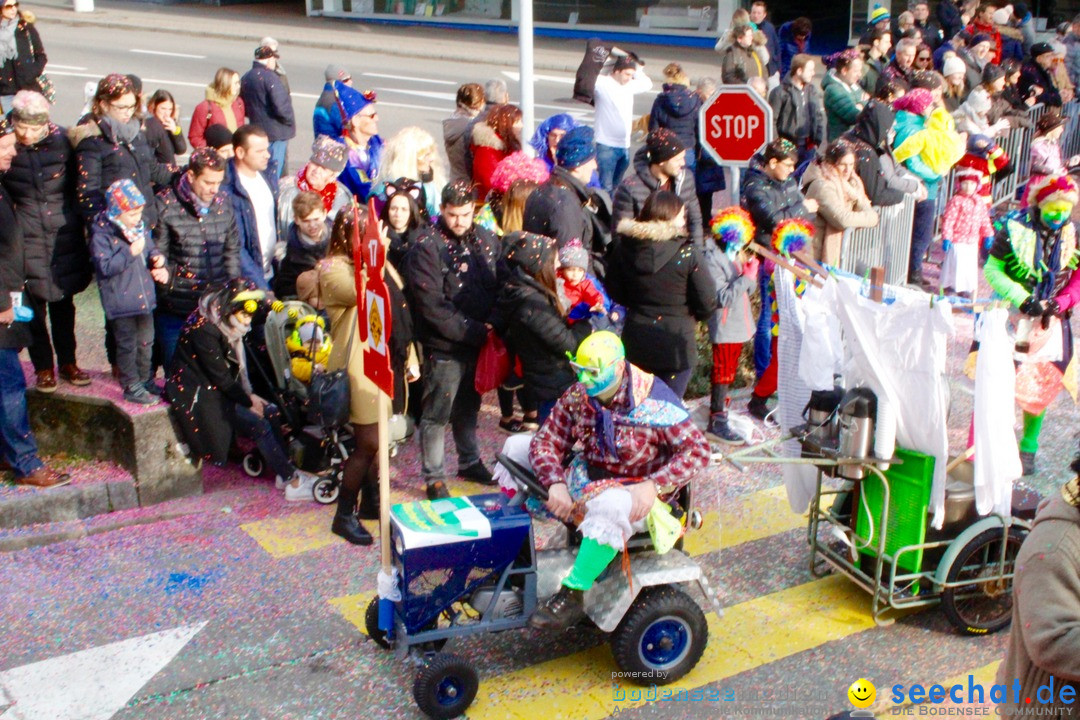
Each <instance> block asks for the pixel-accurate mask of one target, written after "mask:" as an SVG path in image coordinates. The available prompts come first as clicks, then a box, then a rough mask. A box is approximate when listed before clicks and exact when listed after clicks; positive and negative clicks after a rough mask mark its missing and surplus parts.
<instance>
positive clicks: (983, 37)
mask: <svg viewBox="0 0 1080 720" xmlns="http://www.w3.org/2000/svg"><path fill="white" fill-rule="evenodd" d="M979 43H990V44H991V45H993V44H994V38H992V37H990V36H989V35H987V34H986V33H976V34H975V36H974V37H973V38H971V42H969V43H968V47H975V46H976V45H978V44H979Z"/></svg>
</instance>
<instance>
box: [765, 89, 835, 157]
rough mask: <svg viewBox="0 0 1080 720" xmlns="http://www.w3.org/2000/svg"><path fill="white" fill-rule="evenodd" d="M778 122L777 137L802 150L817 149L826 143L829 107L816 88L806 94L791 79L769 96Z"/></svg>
mask: <svg viewBox="0 0 1080 720" xmlns="http://www.w3.org/2000/svg"><path fill="white" fill-rule="evenodd" d="M769 105H771V106H772V110H773V118H774V120H775V122H776V134H777V135H779V136H780V137H784V138H787V139H788V140H790V141H791V142H793V143H795V144H796V145H798V146H799V147H817V146H818V145H823V144H824V143H825V107H824V106H823V105H822V102H821V91H819V90H818V89H817V87H816V86H815V85H812V84H811V85H806V86H805V87H804V88H803V89H802V90H799V89H798V88H796V87H795V83H794V82H793V81H792V79H791V78H790V77H787V78H784V81H783V82H782V83H780V85H778V86H777V87H775V88H773V91H772V92H771V93H769Z"/></svg>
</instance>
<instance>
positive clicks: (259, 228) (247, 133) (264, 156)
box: [221, 125, 284, 290]
mask: <svg viewBox="0 0 1080 720" xmlns="http://www.w3.org/2000/svg"><path fill="white" fill-rule="evenodd" d="M233 152H234V153H235V155H234V157H233V159H232V160H230V161H229V162H228V164H227V165H226V169H225V182H224V183H223V184H222V186H221V190H222V191H223V192H224V193H225V194H226V195H228V196H229V201H230V202H231V203H232V210H233V217H234V218H236V232H237V235H238V237H239V241H240V272H241V274H242V275H243V276H244V277H246V278H247V279H248V280H251V281H252V282H253V283H255V286H256V287H258V288H259V289H260V290H269V289H270V280H271V278H273V276H274V266H275V265H276V264H277V261H278V260H279V259H280V258H277V257H276V254H277V250H278V231H277V213H278V179H277V176H276V175H275V174H274V173H273V172H272V171H270V170H268V169H267V166H268V165H269V163H270V141H269V139H268V138H267V136H266V132H265V131H264V130H263V129H262V128H260V127H256V126H255V125H242V126H240V127H239V128H237V129H236V132H235V133H233ZM281 251H282V253H284V247H282V248H281Z"/></svg>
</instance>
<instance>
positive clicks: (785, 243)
mask: <svg viewBox="0 0 1080 720" xmlns="http://www.w3.org/2000/svg"><path fill="white" fill-rule="evenodd" d="M813 240H814V225H813V223H811V222H810V221H809V220H803V219H802V218H788V219H787V220H781V221H780V222H779V223H777V225H776V229H775V230H773V234H772V244H773V248H774V249H775V250H776V252H778V253H780V254H781V255H783V256H784V257H791V254H792V253H797V252H799V251H801V250H803V249H805V248H806V247H807V246H808V245H810V244H811V243H812V242H813Z"/></svg>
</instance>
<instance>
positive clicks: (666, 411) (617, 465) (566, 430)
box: [529, 363, 709, 499]
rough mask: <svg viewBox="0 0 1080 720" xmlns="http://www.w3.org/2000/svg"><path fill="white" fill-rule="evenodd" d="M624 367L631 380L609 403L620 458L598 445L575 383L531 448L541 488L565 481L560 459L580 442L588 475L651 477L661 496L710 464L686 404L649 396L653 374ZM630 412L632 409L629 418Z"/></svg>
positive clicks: (588, 406)
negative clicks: (632, 401) (631, 400)
mask: <svg viewBox="0 0 1080 720" xmlns="http://www.w3.org/2000/svg"><path fill="white" fill-rule="evenodd" d="M627 367H628V368H630V370H631V372H630V376H631V378H632V382H626V381H624V382H623V386H622V387H621V388H620V389H619V391H618V393H617V394H616V396H615V400H614V402H613V403H612V406H611V411H612V414H613V416H614V424H615V445H616V447H617V448H618V453H619V457H618V458H613V457H610V456H608V455H607V453H605V452H604V450H603V448H602V447H601V446H600V444H599V442H598V440H597V437H596V418H597V412H596V409H595V408H594V407H593V405H592V403H590V402H589V397H588V396H587V395H586V394H585V388H584V386H583V385H582V384H581V383H574V384H573V385H572V386H571V387H570V389H569V390H567V391H566V392H565V393H563V396H562V397H561V398H559V400H558V402H556V403H555V407H554V408H553V409H552V411H551V415H550V416H549V417H548V419H547V420H546V421H545V422H544V424H543V425H542V426H541V427H540V431H539V432H538V433H537V434H536V436H535V437H534V438H533V441H532V445H531V446H530V448H529V455H530V459H531V461H532V466H533V469H534V470H535V471H536V474H537V477H538V478H539V480H540V482H541V483H543V484H544V486H545V487H548V486H551V485H554V484H556V483H562V482H566V470H565V468H564V464H565V462H564V461H565V460H566V459H567V457H568V455H569V453H570V451H571V450H572V449H573V448H574V446H575V445H578V444H579V443H580V446H581V448H582V451H581V454H582V457H583V458H584V460H585V461H586V463H587V464H588V465H589V468H590V470H591V471H592V472H590V475H593V474H594V473H596V476H598V477H601V478H610V479H611V480H614V481H616V482H623V483H627V484H631V483H637V482H641V481H644V480H652V481H653V482H654V483H655V484H656V488H657V492H658V493H660V494H663V495H669V494H671V493H672V492H674V491H675V490H677V489H678V488H680V487H682V486H683V485H686V484H687V483H689V482H690V480H691V479H693V477H694V476H695V475H697V473H698V472H700V471H701V470H702V469H703V468H704V467H705V466H706V465H708V463H709V443H708V441H707V440H706V439H705V436H704V435H703V434H702V433H701V431H700V430H698V429H697V427H696V426H695V425H694V423H693V422H692V421H691V420H690V416H689V414H688V413H687V412H686V410H685V408H683V407H682V406H681V405H676V404H674V403H669V402H666V401H664V400H662V399H661V400H655V399H653V398H650V397H649V392H650V390H651V387H652V382H653V380H654V378H653V376H652V375H649V374H648V373H646V372H644V371H643V370H639V369H638V368H636V367H633V366H632V365H630V364H629V363H627ZM631 390H633V391H634V393H635V397H636V398H639V401H638V402H637V403H635V407H634V408H631V404H630V392H631ZM630 412H633V413H634V415H633V416H632V417H631V416H630V415H628V413H630ZM592 485H596V486H597V487H596V489H597V490H599V489H601V487H603V488H606V487H610V485H611V482H603V481H597V482H595V483H592ZM590 490H592V488H590ZM587 494H590V495H591V494H592V493H591V492H588V493H587ZM571 495H573V493H571ZM575 499H577V498H575Z"/></svg>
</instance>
